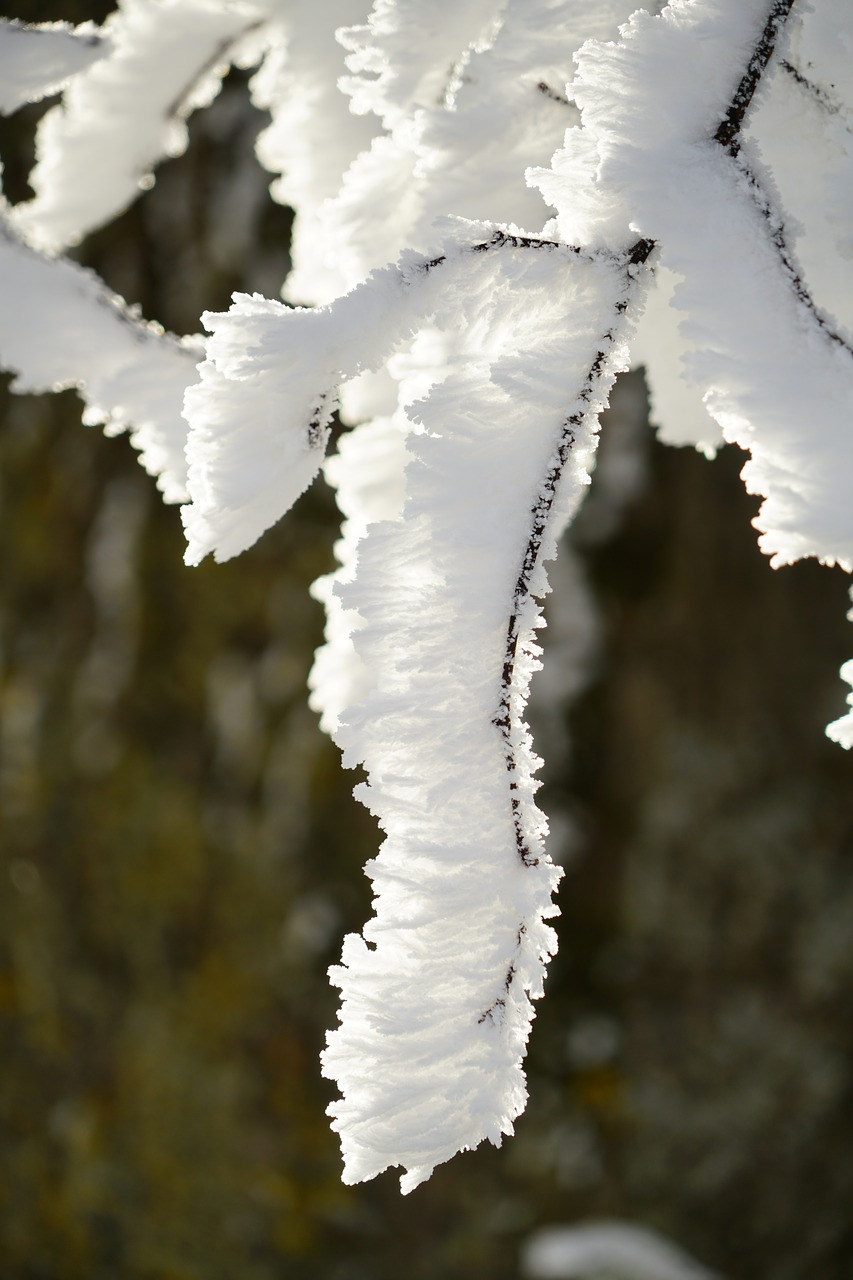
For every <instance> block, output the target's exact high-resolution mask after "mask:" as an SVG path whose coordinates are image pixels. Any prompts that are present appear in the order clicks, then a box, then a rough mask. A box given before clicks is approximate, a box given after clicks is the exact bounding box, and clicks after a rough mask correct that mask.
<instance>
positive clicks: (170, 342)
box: [0, 210, 203, 502]
mask: <svg viewBox="0 0 853 1280" xmlns="http://www.w3.org/2000/svg"><path fill="white" fill-rule="evenodd" d="M0 276H2V279H3V286H4V292H5V294H6V298H7V302H6V304H5V305H2V306H0V364H2V366H3V367H4V368H5V369H10V370H12V371H13V372H14V373H15V374H16V377H15V381H14V382H13V384H12V386H13V390H15V391H30V392H33V391H59V390H61V389H62V388H64V387H76V388H77V389H78V390H79V392H80V394H81V396H82V397H83V399H84V400H85V402H86V412H85V421H86V422H87V423H90V424H99V425H103V426H104V428H105V430H106V431H107V434H109V435H113V434H116V433H117V432H120V431H124V430H125V429H129V430H130V438H131V443H132V444H133V446H134V448H136V449H138V450H139V455H140V456H139V460H140V462H141V463H142V465H143V466H144V467H145V469H146V471H149V472H150V473H151V474H152V475H154V476H156V477H157V485H158V487H159V488H160V490H161V491H162V493H163V497H164V499H165V500H166V501H167V502H183V501H185V499H186V496H187V490H186V463H185V459H184V444H185V441H186V423H185V422H184V420H183V418H182V417H181V407H182V402H183V395H184V388H185V387H186V386H187V384H188V383H189V382H191V381H192V380H193V379H194V377H195V376H196V375H195V367H196V364H197V363H198V361H199V359H200V358H201V356H202V354H203V352H202V349H201V345H200V342H199V340H198V339H195V338H189V339H183V340H180V339H177V338H173V337H172V336H171V335H170V334H164V332H163V330H162V328H161V327H160V326H159V325H156V324H146V323H145V321H143V320H140V319H139V317H138V316H137V315H134V314H133V312H132V311H131V310H130V309H129V308H128V307H127V305H126V303H125V302H124V300H123V299H122V298H120V297H118V295H117V294H114V293H112V292H111V291H110V290H109V289H107V288H106V287H105V285H104V284H103V283H102V282H101V281H100V280H99V279H98V277H97V276H96V275H95V274H94V273H93V272H91V271H87V270H85V269H84V268H83V267H80V266H78V265H77V264H76V263H74V262H69V261H68V260H64V259H61V260H56V259H51V258H46V257H45V256H44V255H42V254H40V253H39V252H38V251H37V250H36V249H33V248H32V247H31V246H29V245H27V244H25V243H24V242H23V241H22V240H21V239H20V237H19V236H18V235H17V234H16V232H15V230H14V228H13V227H12V226H11V225H9V223H8V222H7V221H6V219H5V217H4V216H3V213H2V210H0Z"/></svg>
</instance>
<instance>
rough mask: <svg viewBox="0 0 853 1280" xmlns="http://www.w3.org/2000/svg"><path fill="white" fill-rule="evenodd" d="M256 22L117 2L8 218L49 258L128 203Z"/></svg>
mask: <svg viewBox="0 0 853 1280" xmlns="http://www.w3.org/2000/svg"><path fill="white" fill-rule="evenodd" d="M253 21H257V18H256V16H253V15H252V12H251V11H247V10H246V9H243V8H241V7H239V6H228V5H226V6H223V5H222V4H218V3H216V2H215V0H122V4H121V6H120V7H119V9H117V10H116V12H115V13H113V14H112V15H111V16H110V17H109V18H108V19H107V21H106V23H105V24H104V27H103V32H104V35H105V37H106V38H107V39H108V40H109V43H110V46H111V47H110V53H109V56H108V57H105V58H103V59H102V60H100V61H98V62H95V63H94V65H93V66H92V67H90V68H89V70H88V71H86V72H84V73H82V74H80V75H78V76H76V77H75V79H74V80H73V81H72V83H71V84H70V86H69V87H68V89H67V91H66V93H65V96H64V100H63V102H62V104H61V105H60V106H58V107H54V108H53V109H52V110H51V111H49V112H48V113H47V115H46V116H44V118H43V119H42V121H41V123H40V125H39V129H38V133H37V138H36V146H37V157H38V158H37V163H36V165H35V168H34V169H33V171H32V174H31V177H30V182H31V185H32V187H33V190H34V191H35V196H34V198H33V199H32V200H30V201H28V202H26V203H24V204H21V205H18V206H16V208H15V210H14V213H13V219H14V221H15V223H16V225H17V226H18V227H19V228H20V230H21V231H22V232H23V234H24V235H26V237H27V238H28V239H29V240H30V241H32V242H33V243H36V244H38V245H39V246H40V247H42V248H45V249H47V250H48V251H50V252H56V251H57V250H59V249H62V248H64V247H66V246H67V245H70V244H76V243H77V242H78V241H79V240H80V239H81V238H82V237H83V236H84V235H85V234H86V233H87V232H89V231H91V230H92V229H93V228H94V227H97V226H100V225H101V224H102V223H104V222H106V221H107V220H108V219H110V218H112V217H114V216H115V215H116V214H117V213H120V212H121V210H122V209H124V208H125V206H126V205H128V204H130V202H131V201H132V200H134V199H135V198H136V197H137V196H138V195H139V192H140V189H141V186H142V185H144V184H145V182H147V181H149V180H150V171H151V169H152V168H153V166H154V165H155V164H156V163H157V161H158V160H160V159H161V158H162V157H163V156H164V155H179V154H180V152H181V151H183V150H184V148H185V147H186V127H185V124H184V118H185V116H186V115H188V114H189V110H190V108H191V106H195V105H201V104H202V103H204V102H206V101H209V100H210V99H211V98H212V97H213V96H215V94H216V92H217V91H218V88H219V83H220V80H221V77H222V74H223V73H224V71H225V70H226V68H227V65H228V60H229V59H228V56H227V54H228V50H229V47H230V46H231V45H232V44H233V42H234V41H235V40H236V39H237V37H238V36H239V35H240V34H241V33H242V32H244V31H245V30H246V29H247V27H248V26H250V25H251V24H252V22H253ZM202 89H204V92H202Z"/></svg>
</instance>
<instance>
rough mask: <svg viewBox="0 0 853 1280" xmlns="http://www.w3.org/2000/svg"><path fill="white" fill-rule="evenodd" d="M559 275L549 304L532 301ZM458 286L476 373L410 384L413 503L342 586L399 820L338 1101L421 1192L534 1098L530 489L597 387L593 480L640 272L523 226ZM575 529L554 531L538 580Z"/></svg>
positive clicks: (373, 796)
mask: <svg viewBox="0 0 853 1280" xmlns="http://www.w3.org/2000/svg"><path fill="white" fill-rule="evenodd" d="M546 279H547V280H548V282H549V300H550V301H549V303H548V304H547V305H545V306H543V307H542V308H539V307H537V308H535V309H532V310H531V309H529V308H528V307H527V305H526V300H527V298H528V297H530V296H531V295H532V293H535V291H536V289H537V287H538V286H539V284H540V283H542V282H544V281H545V280H546ZM444 287H445V291H446V292H448V291H449V293H450V298H451V301H452V306H451V308H450V312H451V314H454V315H456V316H457V317H458V318H459V322H460V323H461V325H462V326H463V328H462V331H461V332H460V333H457V342H460V343H461V344H462V348H461V351H458V353H457V359H458V360H459V372H457V373H451V374H450V376H449V377H447V379H446V380H445V381H443V382H442V383H441V384H440V385H438V386H437V387H435V388H434V389H433V390H432V391H431V392H430V394H429V395H428V397H427V398H426V400H424V401H422V402H419V403H416V404H414V405H412V406H411V407H410V409H409V414H410V416H412V417H414V419H415V420H416V421H417V422H419V423H420V424H421V425H422V427H423V428H424V430H423V431H422V433H420V434H417V435H413V436H410V437H409V441H408V446H407V447H408V452H409V454H410V455H411V460H410V461H409V462H408V465H407V467H406V472H405V486H406V491H405V502H404V507H403V511H402V513H401V516H399V517H397V518H392V519H390V520H385V521H379V522H377V523H374V524H371V525H370V526H369V527H368V529H367V531H366V535H365V536H364V537H363V539H362V540H361V542H360V543H359V548H358V562H357V565H356V567H355V571H354V573H353V575H352V579H351V581H350V582H348V583H347V582H339V583H338V585H337V586H336V587H335V594H336V596H337V597H338V599H339V600H340V601H341V603H342V605H343V607H344V609H349V608H355V609H357V613H358V626H357V627H356V628H355V629H354V630H353V632H352V635H351V642H352V645H353V647H354V650H355V653H356V655H357V656H358V657H359V658H360V659H361V661H362V664H363V670H364V671H365V672H367V673H369V674H370V677H371V678H370V680H369V681H368V684H369V686H370V687H369V688H368V689H367V692H366V693H365V694H364V696H363V697H362V699H361V701H360V702H359V701H353V703H352V704H351V705H350V706H349V707H348V709H347V710H346V713H345V716H344V717H343V719H342V720H341V721H340V722H339V723H338V724H337V725H336V727H335V729H334V736H335V738H336V740H337V741H338V743H339V744H340V745H341V747H342V749H343V751H344V760H345V763H349V764H355V763H357V762H362V763H364V765H365V766H366V768H367V770H368V774H369V779H370V781H369V784H367V785H365V786H363V787H362V788H360V789H359V794H360V797H361V799H362V800H363V801H364V803H366V804H367V805H368V807H369V808H370V809H371V811H372V812H373V813H375V814H376V816H377V817H378V818H379V822H380V825H381V826H382V827H383V829H384V830H385V832H386V836H387V838H386V841H385V843H384V844H383V846H382V849H381V851H380V853H379V855H378V857H377V858H376V859H375V860H374V861H373V862H372V863H371V864H370V865H369V867H368V874H369V875H370V877H371V879H372V880H373V884H374V892H375V895H376V896H375V903H374V906H375V913H376V914H375V916H374V918H373V919H372V920H371V921H370V922H369V923H368V924H367V925H366V927H365V930H364V939H365V940H366V941H364V940H362V939H361V938H357V937H355V936H351V937H350V938H348V939H347V940H346V942H345V945H344V951H343V957H342V964H341V965H340V966H339V967H337V968H336V969H334V970H332V977H333V980H334V981H335V982H336V983H338V984H339V985H340V986H341V990H342V1001H343V1003H342V1009H341V1025H340V1027H339V1028H338V1030H336V1031H335V1032H333V1033H332V1034H331V1035H330V1037H329V1046H328V1048H327V1050H326V1053H325V1054H324V1059H323V1061H324V1071H325V1072H326V1074H328V1075H330V1076H332V1077H333V1078H335V1079H336V1080H337V1081H338V1084H339V1086H340V1087H341V1090H342V1093H343V1098H342V1100H341V1101H340V1102H338V1103H335V1104H333V1105H332V1107H331V1108H330V1111H331V1114H332V1115H333V1116H334V1121H333V1125H334V1127H335V1128H336V1129H337V1130H338V1131H339V1133H340V1135H341V1143H342V1149H343V1153H344V1161H345V1173H344V1176H345V1180H347V1181H358V1180H361V1179H363V1178H369V1177H372V1176H374V1175H375V1174H376V1173H378V1172H379V1171H380V1170H382V1169H384V1168H386V1167H387V1166H388V1165H389V1164H400V1165H403V1166H404V1168H405V1169H406V1170H407V1172H406V1174H405V1176H404V1177H403V1179H402V1181H401V1186H402V1188H403V1190H404V1191H409V1190H411V1189H412V1188H413V1187H414V1186H416V1185H417V1184H418V1183H419V1182H420V1181H422V1180H423V1179H424V1178H426V1177H428V1176H429V1174H430V1173H431V1171H432V1169H433V1167H434V1166H435V1165H436V1164H438V1163H440V1162H441V1161H444V1160H447V1159H449V1158H450V1157H451V1156H452V1155H453V1154H454V1153H455V1152H456V1151H458V1150H461V1149H466V1148H470V1147H474V1146H476V1145H477V1144H478V1143H479V1142H481V1141H482V1140H483V1139H484V1138H488V1139H490V1140H491V1141H493V1142H495V1143H499V1142H500V1139H501V1136H502V1134H507V1133H511V1132H512V1125H513V1121H514V1119H515V1117H516V1116H517V1115H518V1114H519V1112H520V1111H521V1110H522V1108H523V1106H524V1102H525V1098H526V1091H525V1085H524V1075H523V1072H522V1069H521V1056H522V1054H523V1051H524V1046H525V1044H526V1041H527V1037H528V1034H529V1029H530V1022H531V1019H532V1016H533V1008H532V1005H531V1003H530V1001H531V999H535V998H536V997H537V996H538V995H540V994H541V991H542V980H543V976H544V965H545V962H546V961H547V959H548V956H549V955H550V954H551V953H552V952H553V950H554V948H555V942H556V940H555V937H554V935H553V932H552V930H551V929H550V928H549V926H548V925H547V924H546V923H545V920H546V919H547V918H548V917H549V916H551V915H552V914H554V913H555V910H556V909H555V907H554V906H553V904H552V902H551V893H552V891H553V889H554V887H555V885H556V883H557V879H558V877H559V871H558V869H557V868H555V867H554V866H553V865H552V864H551V862H550V860H549V859H548V858H547V857H546V855H545V853H544V848H543V846H542V837H543V834H544V831H545V821H544V817H543V815H542V814H541V813H540V812H539V810H538V809H537V808H536V806H535V804H534V801H533V795H534V792H535V788H536V783H535V780H534V773H535V771H536V769H537V768H538V764H539V761H538V760H537V758H536V757H535V756H534V755H533V754H532V751H531V743H530V738H529V734H528V732H527V730H526V727H525V726H524V724H523V720H522V714H523V708H524V704H525V702H526V697H527V687H528V682H529V679H530V676H531V674H532V673H533V671H535V670H536V669H537V667H538V665H539V664H538V653H539V649H538V646H537V645H536V644H535V640H534V633H535V629H536V627H537V626H538V625H541V624H540V619H539V611H538V607H537V606H536V605H535V603H534V602H533V601H532V599H530V598H528V597H525V598H524V599H523V600H522V601H521V607H522V627H521V639H520V643H519V649H518V654H519V657H518V663H517V668H516V671H515V674H514V683H513V687H512V690H511V696H510V706H511V720H512V729H511V734H510V736H511V740H512V748H513V757H514V765H513V770H512V771H511V773H508V766H507V758H506V755H505V745H504V742H503V741H502V737H501V734H500V732H499V731H498V729H497V727H496V724H495V717H496V715H497V714H498V704H499V701H500V696H501V694H500V689H501V671H502V667H503V663H504V660H505V646H506V619H507V617H508V616H509V614H510V613H511V611H512V607H513V604H512V602H513V592H514V588H515V579H516V576H517V574H518V571H519V566H520V564H521V561H522V559H523V556H524V551H525V546H526V545H527V542H528V539H529V537H530V508H531V507H532V506H533V505H534V503H535V501H536V499H537V494H538V492H539V489H540V486H541V484H542V477H543V475H544V474H545V473H546V471H547V467H548V462H549V459H550V458H551V457H552V456H553V455H554V452H555V450H556V448H557V445H558V442H559V440H560V437H561V433H562V431H563V430H564V429H565V426H566V422H567V416H569V415H571V414H572V412H573V409H575V407H576V406H577V408H578V411H579V414H580V418H579V421H578V424H577V426H576V428H575V429H574V434H575V440H574V445H573V447H572V449H571V450H570V452H569V456H568V461H567V463H566V468H565V472H564V475H563V479H562V481H561V483H560V486H559V492H558V498H557V510H555V511H554V513H553V519H554V521H555V522H557V523H559V520H560V518H561V517H563V516H565V514H566V513H567V512H568V511H569V510H571V508H572V507H574V506H575V505H576V504H577V502H578V501H579V498H580V495H581V494H582V492H583V489H584V486H585V484H586V483H587V481H588V468H589V465H590V458H591V453H592V450H593V448H594V445H595V424H596V421H597V411H598V410H599V409H600V407H601V405H602V403H603V400H604V397H605V396H606V392H607V389H608V387H609V383H610V381H611V380H612V376H613V372H614V364H613V361H615V360H618V359H619V354H620V348H619V347H618V344H617V345H614V347H613V351H612V357H611V361H610V362H608V364H607V367H606V369H604V370H603V372H602V376H601V379H600V382H598V383H597V384H596V391H595V393H594V395H593V397H592V399H591V401H590V402H589V403H588V404H587V403H586V402H583V401H580V400H578V396H579V394H580V392H581V389H582V388H583V387H584V385H585V383H586V380H587V379H588V377H589V374H590V369H591V367H592V365H593V363H594V361H595V358H596V347H597V346H598V345H599V343H600V342H601V341H602V335H603V334H604V333H605V332H606V331H607V330H608V329H610V328H611V325H612V321H613V316H614V314H615V305H616V302H617V301H618V299H619V298H620V296H621V295H622V292H623V291H624V289H625V280H624V279H622V278H620V275H619V273H618V272H617V271H616V270H615V269H614V268H613V267H612V266H611V265H609V264H605V263H590V262H586V263H584V264H578V262H577V261H576V259H575V258H574V257H573V256H572V255H564V254H563V253H562V252H561V251H559V250H552V251H549V250H540V251H531V250H524V249H521V250H518V249H516V250H513V249H506V250H501V251H500V252H499V253H495V254H493V255H491V260H490V262H486V261H484V260H482V259H481V260H476V259H475V258H474V256H473V255H469V256H468V257H467V258H465V259H461V260H460V261H459V264H458V269H457V270H456V271H454V273H453V276H452V279H447V280H445V284H444ZM555 333H559V334H560V339H559V341H555V338H554V335H555ZM595 334H598V338H597V339H596V338H595V337H594V335H595ZM510 335H511V349H508V338H509V337H510ZM622 355H623V357H624V351H623V352H622ZM554 549H555V548H554V546H553V539H552V538H551V537H549V536H547V535H546V537H545V540H544V542H543V545H542V548H541V553H540V556H539V557H538V558H537V570H536V573H535V575H534V585H533V589H534V590H535V591H536V592H537V594H540V595H541V594H542V593H543V592H544V591H545V590H546V589H547V581H546V579H545V577H544V572H543V570H542V564H541V561H542V558H544V557H545V556H550V555H553V554H554ZM513 778H514V779H515V782H516V786H517V791H516V792H515V793H513V791H512V790H511V788H510V782H511V780H512V779H513ZM513 794H515V795H516V796H517V798H518V800H519V804H520V809H519V817H518V822H519V828H516V826H515V825H514V822H513V816H512V808H511V804H510V799H511V796H512V795H513ZM519 829H520V831H521V833H522V835H521V838H522V839H523V841H524V842H525V844H526V845H527V847H528V849H529V850H530V851H531V854H532V855H533V856H531V858H530V860H529V863H528V862H525V860H524V858H522V857H521V856H520V854H519V845H518V839H519Z"/></svg>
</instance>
